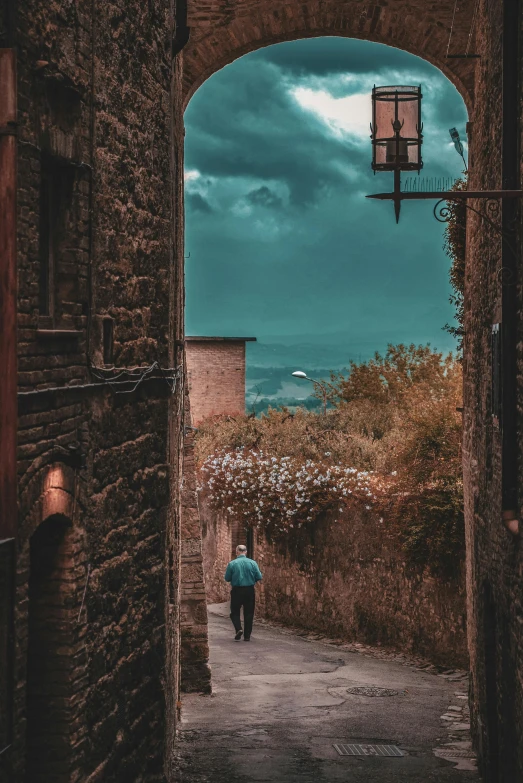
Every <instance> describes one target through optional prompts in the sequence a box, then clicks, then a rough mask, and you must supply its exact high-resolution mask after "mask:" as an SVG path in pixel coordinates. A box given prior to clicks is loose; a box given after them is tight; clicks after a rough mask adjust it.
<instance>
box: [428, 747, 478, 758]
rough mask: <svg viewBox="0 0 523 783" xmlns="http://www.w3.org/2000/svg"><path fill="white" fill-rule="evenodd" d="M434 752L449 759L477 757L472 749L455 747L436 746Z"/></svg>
mask: <svg viewBox="0 0 523 783" xmlns="http://www.w3.org/2000/svg"><path fill="white" fill-rule="evenodd" d="M434 753H435V754H436V755H437V756H441V757H442V758H449V759H475V758H476V757H475V756H474V754H473V753H472V751H470V750H454V749H453V748H448V749H447V748H436V749H435V750H434Z"/></svg>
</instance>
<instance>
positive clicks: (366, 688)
mask: <svg viewBox="0 0 523 783" xmlns="http://www.w3.org/2000/svg"><path fill="white" fill-rule="evenodd" d="M345 693H352V694H355V695H356V696H398V691H393V690H392V688H377V687H376V686H375V685H357V686H354V687H353V688H345Z"/></svg>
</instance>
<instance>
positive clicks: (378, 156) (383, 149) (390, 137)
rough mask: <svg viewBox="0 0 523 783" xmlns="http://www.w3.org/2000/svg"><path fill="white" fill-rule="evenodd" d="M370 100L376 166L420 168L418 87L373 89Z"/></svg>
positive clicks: (419, 98) (379, 167) (419, 97)
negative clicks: (371, 104)
mask: <svg viewBox="0 0 523 783" xmlns="http://www.w3.org/2000/svg"><path fill="white" fill-rule="evenodd" d="M373 101H374V118H373V120H374V121H373V140H374V165H375V167H376V168H378V169H384V170H387V169H393V168H398V167H399V168H400V169H401V168H404V169H406V170H409V169H418V168H421V156H420V146H421V138H422V137H421V127H420V101H421V90H420V88H419V87H375V88H374V91H373ZM396 128H397V129H398V130H399V139H398V138H397V137H396Z"/></svg>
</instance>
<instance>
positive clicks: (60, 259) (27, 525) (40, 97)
mask: <svg viewBox="0 0 523 783" xmlns="http://www.w3.org/2000/svg"><path fill="white" fill-rule="evenodd" d="M17 19H18V21H17V29H16V31H15V38H16V43H17V59H18V120H19V127H18V134H19V140H18V193H17V195H18V364H19V375H18V383H19V392H20V394H19V431H18V495H19V515H18V522H19V525H18V527H19V530H18V583H17V604H16V616H15V624H16V627H15V632H16V654H15V672H14V674H15V699H14V716H13V723H14V731H15V733H14V738H13V745H12V748H11V750H10V751H9V753H8V754H6V757H7V755H8V756H9V758H8V759H7V761H6V758H3V762H5V764H3V765H2V767H1V769H2V772H1V773H0V776H1V774H4V773H5V774H6V775H7V780H9V783H21V782H22V781H25V780H26V779H28V778H27V777H26V771H25V770H26V768H27V769H28V770H30V772H29V773H27V774H29V775H30V776H31V779H33V778H34V779H35V781H36V780H37V779H40V778H42V779H45V780H51V777H52V775H54V774H58V775H61V776H62V777H61V778H60V779H66V778H67V779H68V780H69V779H74V780H78V781H80V780H81V781H89V783H96V781H102V780H103V781H104V783H111V782H112V781H124V780H125V781H129V783H131V781H134V780H143V779H147V781H148V783H154V781H162V782H163V781H165V780H172V779H173V775H174V772H173V763H172V759H173V756H174V754H173V742H174V735H175V723H176V704H177V701H178V691H177V687H178V679H179V667H178V648H179V632H178V628H179V587H178V585H179V578H180V568H179V557H180V555H179V509H178V499H179V484H180V482H179V475H180V465H181V449H180V442H181V434H182V418H183V417H182V407H183V406H182V404H181V402H182V401H183V379H182V376H181V369H180V368H181V367H182V355H183V340H182V337H183V285H182V272H183V269H182V267H181V264H183V260H182V259H183V251H182V247H183V235H182V232H183V221H182V220H181V217H182V214H183V199H182V193H181V184H180V183H181V182H182V178H183V177H182V175H183V162H182V156H181V155H179V154H178V156H176V155H175V150H176V149H178V150H180V147H182V146H183V133H182V130H181V126H182V125H183V123H182V120H181V117H182V112H181V99H180V97H179V96H181V89H180V84H181V76H182V72H181V65H180V63H174V66H173V59H172V54H171V40H172V36H173V29H174V19H173V9H172V7H171V3H170V0H152V2H150V3H148V4H146V5H144V4H143V3H140V2H134V1H133V2H131V3H127V4H126V6H125V8H120V7H119V6H115V5H111V4H107V3H99V2H96V1H95V2H93V3H90V4H85V3H81V2H72V3H71V2H65V1H64V2H62V0H55V2H51V3H47V4H42V3H38V2H34V1H33V0H21V2H19V3H18V16H17ZM2 32H3V30H0V35H2ZM174 114H176V117H175V116H174ZM175 133H176V144H173V143H172V142H173V135H174V134H175ZM175 216H177V217H178V225H177V227H176V226H175ZM153 362H158V363H159V364H160V365H161V366H162V367H163V368H175V372H176V373H177V375H178V382H177V385H176V389H175V391H174V394H171V393H170V390H169V387H168V386H167V384H166V383H165V381H163V380H159V381H157V382H156V381H153V382H148V381H145V382H144V383H143V384H141V385H140V386H139V388H137V389H136V391H135V392H131V388H130V387H132V386H134V382H133V383H131V384H130V385H129V386H128V387H127V388H126V389H125V391H127V392H129V393H125V394H119V393H116V392H115V390H114V389H113V388H111V387H110V386H108V385H107V384H106V383H104V382H103V381H102V382H99V381H100V378H101V377H103V376H104V375H110V374H111V373H112V374H117V373H118V372H119V370H116V369H112V368H132V367H147V366H150V365H151V364H153ZM92 365H96V367H97V368H98V369H97V370H93V369H92ZM95 384H97V385H96V386H95ZM115 388H116V387H115ZM117 390H118V389H117ZM120 390H121V389H120ZM42 536H43V538H44V539H46V538H47V539H48V544H49V546H50V545H51V544H52V542H53V541H55V539H56V541H55V543H56V547H57V554H56V558H57V559H56V563H55V565H54V566H53V568H54V571H53V573H54V574H55V576H56V580H55V581H56V584H55V585H54V587H53V589H52V590H51V589H49V590H47V588H46V589H45V590H43V591H39V589H38V582H37V581H35V573H34V569H35V563H36V562H38V558H36V559H35V558H33V559H32V560H31V556H30V553H31V551H33V550H34V551H36V550H35V542H36V541H39V542H40V544H42V546H43V547H44V549H45V547H46V542H45V541H44V542H43V543H42V540H41V537H42ZM57 536H58V539H57V538H56V537H57ZM60 536H62V538H60ZM67 558H68V560H67ZM71 558H73V560H74V562H73V561H72V560H71ZM66 560H67V566H66ZM53 562H54V561H53ZM34 585H36V588H34ZM32 586H33V587H32ZM33 588H34V589H33ZM55 588H56V589H55ZM80 608H81V612H80ZM46 613H47V614H46ZM46 617H47V622H48V624H49V629H50V631H49V632H50V633H51V636H50V637H49V638H47V637H46V639H47V641H46V646H47V647H48V651H49V655H50V658H49V660H46V661H45V665H44V664H42V666H44V668H46V669H47V670H49V671H52V672H57V671H58V670H60V672H61V674H60V676H58V675H57V676H56V677H54V676H53V677H52V678H50V682H49V687H50V688H51V689H52V688H54V690H53V693H46V694H44V695H45V696H46V698H45V699H43V698H42V694H39V693H38V690H37V688H38V684H37V679H38V678H37V677H35V676H34V672H36V671H38V668H39V666H40V664H39V663H38V657H37V653H35V645H36V646H38V645H39V644H40V642H41V640H42V638H44V637H43V636H42V633H43V632H42V633H40V631H39V630H38V629H39V628H40V629H42V628H44V627H45V625H46ZM53 629H54V630H53ZM51 637H52V638H51ZM39 640H40V642H39ZM53 640H54V641H53ZM62 642H63V644H62ZM35 656H36V657H35ZM28 667H29V669H28ZM28 672H29V673H28ZM57 699H58V700H59V701H60V710H62V712H61V713H60V712H56V711H55V712H54V718H53V717H52V716H50V715H49V704H55V702H56V700H57ZM52 720H55V722H56V726H54V727H52V726H50V727H49V735H45V736H43V737H42V736H40V735H39V734H38V731H40V729H38V726H42V724H45V723H46V722H49V721H52ZM59 724H60V727H61V728H60V731H61V732H62V736H61V737H60V736H59V735H60V731H59V729H58V728H57V727H58V725H59ZM55 729H56V730H55ZM51 735H52V736H51ZM56 743H58V744H56ZM43 745H45V746H47V747H48V748H49V752H47V753H45V754H44V753H42V746H43ZM51 751H53V752H55V751H56V752H55V753H54V755H55V758H51V756H50V752H51ZM56 763H58V765H59V767H60V768H59V769H58V768H55V766H53V765H55V764H56ZM9 766H10V769H9V768H8V767H9ZM64 776H66V777H64ZM53 779H54V778H53Z"/></svg>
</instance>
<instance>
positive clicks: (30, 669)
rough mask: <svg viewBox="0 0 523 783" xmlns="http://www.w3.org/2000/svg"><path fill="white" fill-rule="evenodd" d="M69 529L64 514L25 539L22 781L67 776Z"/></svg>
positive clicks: (61, 782)
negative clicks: (26, 592)
mask: <svg viewBox="0 0 523 783" xmlns="http://www.w3.org/2000/svg"><path fill="white" fill-rule="evenodd" d="M70 531H71V528H70V525H69V522H68V520H67V519H65V518H64V517H60V516H54V517H50V518H48V519H47V520H45V522H43V523H42V524H41V525H40V527H39V528H38V529H37V530H36V532H35V533H34V535H33V537H32V539H31V544H30V547H31V550H30V575H29V638H28V649H27V765H26V783H69V781H70V779H71V749H70V732H71V718H72V716H71V704H70V695H71V694H70V682H71V671H70V670H71V666H72V660H73V652H74V651H73V650H72V649H71V648H72V644H71V642H72V633H71V628H72V622H73V614H74V606H75V600H74V597H75V596H74V573H73V568H74V563H73V554H72V551H71V543H72V542H71V535H70Z"/></svg>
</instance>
